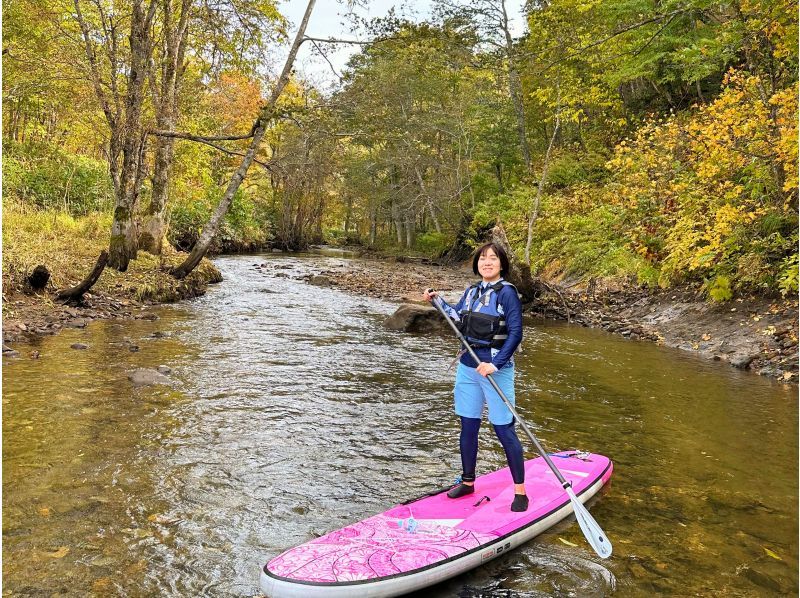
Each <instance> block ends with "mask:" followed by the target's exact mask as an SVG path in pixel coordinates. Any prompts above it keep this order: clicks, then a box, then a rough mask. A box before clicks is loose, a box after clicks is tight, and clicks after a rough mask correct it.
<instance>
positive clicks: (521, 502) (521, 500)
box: [511, 494, 528, 513]
mask: <svg viewBox="0 0 800 598" xmlns="http://www.w3.org/2000/svg"><path fill="white" fill-rule="evenodd" d="M511 510H512V511H514V512H515V513H522V512H523V511H527V510H528V497H527V496H526V495H525V494H515V495H514V502H512V503H511Z"/></svg>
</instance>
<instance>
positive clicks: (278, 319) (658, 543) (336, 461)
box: [3, 256, 798, 597]
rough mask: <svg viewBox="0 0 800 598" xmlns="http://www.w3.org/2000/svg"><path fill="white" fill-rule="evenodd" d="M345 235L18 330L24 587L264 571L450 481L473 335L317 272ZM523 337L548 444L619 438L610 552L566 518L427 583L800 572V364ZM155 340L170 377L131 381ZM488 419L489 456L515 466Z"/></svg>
mask: <svg viewBox="0 0 800 598" xmlns="http://www.w3.org/2000/svg"><path fill="white" fill-rule="evenodd" d="M256 261H258V262H263V261H267V262H268V265H269V267H268V268H267V269H265V270H264V271H259V270H256V269H254V268H253V267H252V265H253V264H254V263H255V262H256ZM342 261H344V259H343V258H341V257H336V258H331V257H321V256H293V257H286V256H279V257H273V256H266V257H264V256H261V257H253V256H249V257H248V256H244V257H225V258H220V259H218V260H217V264H218V266H219V267H220V269H221V270H222V272H223V274H224V276H225V282H223V283H222V284H221V285H217V286H216V287H214V288H212V290H211V291H210V292H209V293H208V295H206V296H205V297H203V298H201V299H198V300H195V301H192V302H187V303H183V304H181V305H178V306H173V307H162V308H158V309H156V310H155V313H157V314H158V315H159V316H160V319H159V320H157V321H146V320H144V321H129V322H95V323H93V324H91V325H90V326H89V327H88V328H87V329H86V330H66V331H64V332H63V333H61V334H60V335H58V336H56V337H48V338H43V339H40V340H38V341H37V342H36V344H35V345H29V346H19V347H17V348H18V349H19V350H20V351H21V352H22V358H21V359H19V360H11V361H6V362H5V363H4V365H3V589H4V595H7V594H8V593H9V592H10V595H36V596H39V595H42V596H49V595H51V594H54V593H66V594H71V595H88V594H94V595H99V596H104V595H108V596H116V595H127V596H189V595H193V596H204V595H205V596H255V595H258V575H259V570H260V567H261V566H262V565H263V563H264V562H265V561H266V560H267V559H268V558H270V557H272V556H275V555H277V554H278V553H280V552H281V551H283V550H285V549H287V548H289V547H291V546H293V545H295V544H298V543H301V542H305V541H307V540H309V539H311V538H313V537H315V536H318V535H320V534H323V533H325V532H326V531H329V530H332V529H335V528H338V527H341V526H343V525H345V524H347V523H350V522H353V521H357V520H359V519H362V518H364V517H366V516H369V515H372V514H375V513H377V512H380V511H383V510H385V509H386V508H388V507H390V506H391V505H393V504H395V503H396V502H397V501H399V500H403V499H407V498H410V497H414V496H417V495H419V494H422V493H424V492H427V491H429V490H430V489H432V488H435V487H440V486H442V485H445V484H446V483H448V482H449V481H451V480H452V479H453V478H454V477H455V476H456V475H457V474H458V472H459V458H458V448H457V434H458V427H457V421H456V418H455V417H454V416H453V415H452V412H451V384H452V377H453V373H452V371H447V370H448V366H449V365H450V362H451V361H452V359H453V355H454V353H455V349H456V345H455V343H454V341H453V340H452V339H450V338H448V337H445V336H429V335H409V334H401V333H394V332H390V331H387V330H385V329H384V328H383V327H382V322H383V320H384V319H385V318H386V317H387V316H388V315H389V314H390V313H392V312H393V311H394V309H395V307H396V306H395V305H393V304H390V303H387V302H384V301H379V300H375V299H370V298H367V297H360V296H356V295H351V294H347V293H343V292H341V291H337V290H334V289H326V288H319V287H314V286H309V285H307V284H305V283H304V282H302V281H299V280H296V277H297V276H299V275H302V274H305V273H309V272H312V271H315V270H318V269H319V268H324V267H327V266H328V265H330V264H331V263H333V262H335V263H341V262H342ZM432 282H433V283H435V281H432ZM74 342H83V343H86V344H88V345H89V349H87V350H85V351H78V350H73V349H70V348H69V347H70V345H71V344H72V343H74ZM131 345H136V346H138V347H139V349H140V350H139V351H138V352H132V351H131V350H130V348H131ZM33 350H37V351H39V352H40V353H41V357H40V358H39V359H36V360H33V359H29V358H28V357H27V354H28V353H29V352H31V351H33ZM517 363H518V366H517V368H518V379H517V401H518V407H519V409H520V412H521V413H522V414H523V415H524V416H527V417H528V419H529V420H530V422H531V423H532V424H533V426H534V428H535V429H536V430H537V432H538V434H539V437H540V439H541V440H542V442H543V443H544V444H545V446H546V447H547V448H548V449H553V450H555V449H567V448H579V449H583V450H591V451H594V452H598V453H603V454H606V455H608V456H610V457H611V458H612V459H613V460H614V462H615V473H614V476H613V478H612V483H611V485H610V486H609V487H608V488H607V489H606V490H605V491H604V492H603V493H601V495H600V496H599V498H598V499H596V500H594V501H593V502H592V503H591V504H590V508H591V511H592V513H593V515H594V517H595V518H596V519H597V521H598V522H599V523H600V524H601V526H602V527H603V529H604V530H605V531H606V533H607V534H608V535H609V537H610V538H611V540H612V542H613V543H614V549H615V552H614V555H613V557H612V558H611V559H610V560H608V561H601V560H600V559H599V558H597V557H596V556H595V555H594V553H593V552H592V551H591V549H590V548H589V547H588V546H587V544H586V543H585V541H584V540H583V537H582V534H581V532H580V529H579V528H578V526H577V524H575V523H574V520H573V521H569V520H568V521H566V522H563V523H561V524H559V525H558V526H556V527H555V528H553V529H551V530H550V531H549V532H548V533H546V534H544V535H542V536H539V537H538V538H537V539H536V540H534V541H532V542H530V543H529V544H527V545H525V546H524V547H521V548H519V549H517V550H515V551H513V552H512V553H510V554H508V555H506V556H504V557H501V558H498V559H497V560H495V561H492V562H491V563H489V564H487V565H486V566H484V567H481V568H479V569H476V570H474V571H473V572H471V573H469V574H467V575H463V576H460V577H458V578H456V579H453V580H450V581H448V582H445V583H444V584H441V585H439V586H436V587H434V588H431V589H430V591H429V592H426V593H425V594H424V595H426V596H441V597H444V596H456V595H458V596H474V597H477V596H482V597H489V596H491V597H494V596H497V597H500V596H581V597H582V596H611V595H614V596H646V595H652V594H662V595H670V594H671V595H701V596H712V595H725V596H755V595H766V596H769V595H796V594H797V591H798V581H797V578H798V567H797V562H798V549H797V537H798V529H797V504H798V488H797V480H798V466H797V463H798V454H797V437H798V429H797V422H798V411H797V394H796V392H797V391H796V388H795V387H784V386H781V385H778V384H776V383H774V382H770V381H769V380H765V379H762V378H758V377H756V376H753V375H748V374H744V373H741V372H737V371H734V370H733V369H731V368H729V367H728V366H726V365H721V364H717V363H713V362H706V361H700V360H697V359H695V358H693V357H691V356H688V355H685V354H682V353H679V352H677V351H672V350H667V349H664V348H661V347H657V346H655V345H652V344H647V343H640V342H636V341H629V340H625V339H622V338H619V337H615V336H611V335H608V334H606V333H604V332H601V331H597V330H589V329H584V328H579V327H572V326H567V325H559V324H543V323H541V322H538V321H533V320H528V321H527V322H526V327H525V342H524V351H523V353H522V354H521V355H519V356H518V358H517ZM159 364H166V365H168V366H170V367H171V368H172V370H173V372H172V374H171V377H172V378H173V380H174V382H175V384H174V386H173V387H164V386H160V387H146V388H140V389H134V388H133V387H132V386H131V383H130V382H129V381H128V379H127V374H128V372H130V371H131V370H133V369H135V368H138V367H155V366H158V365H159ZM481 435H482V436H481V446H482V449H481V454H480V459H479V469H481V470H482V471H488V470H490V469H493V468H497V467H501V466H503V465H504V459H503V456H502V450H501V449H500V447H499V444H498V443H497V442H496V440H495V439H494V438H493V436H492V434H491V430H490V426H484V429H483V430H482V432H481Z"/></svg>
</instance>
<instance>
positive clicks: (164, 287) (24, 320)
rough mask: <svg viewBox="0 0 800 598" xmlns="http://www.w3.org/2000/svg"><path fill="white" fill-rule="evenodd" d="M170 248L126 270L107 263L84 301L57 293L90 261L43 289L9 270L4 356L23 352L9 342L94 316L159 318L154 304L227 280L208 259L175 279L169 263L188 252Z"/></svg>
mask: <svg viewBox="0 0 800 598" xmlns="http://www.w3.org/2000/svg"><path fill="white" fill-rule="evenodd" d="M165 249H166V253H165V255H163V256H161V257H160V258H158V257H155V256H152V255H150V254H146V253H139V257H138V259H136V260H134V261H132V262H131V264H130V267H129V268H128V271H127V272H124V273H122V272H117V271H116V270H114V269H111V268H106V269H105V270H104V271H103V274H102V275H101V276H100V279H99V280H98V281H97V283H96V284H95V285H94V287H92V289H91V290H90V292H88V293H86V295H84V300H83V302H82V304H81V305H80V306H74V305H65V304H63V303H62V302H59V301H56V300H55V299H54V297H55V294H54V293H55V291H56V290H57V289H58V288H64V287H68V286H71V285H73V284H77V283H78V282H79V281H80V278H81V275H82V271H81V270H80V268H83V269H85V270H86V272H88V270H89V269H90V268H91V265H92V263H91V262H89V261H86V262H85V263H80V264H77V263H74V264H71V267H70V269H69V271H70V272H71V275H67V276H64V274H63V271H62V272H60V273H59V277H58V281H59V284H58V285H56V284H54V283H53V282H50V283H48V286H47V288H46V289H45V290H44V291H41V292H31V291H29V290H27V289H26V288H25V285H24V283H22V281H21V280H20V279H19V278H12V277H11V276H10V275H7V271H6V270H4V272H3V355H4V356H9V357H15V356H17V355H18V353H17V352H16V351H15V350H14V348H13V346H9V344H13V343H16V342H19V341H24V340H29V339H30V338H32V337H35V336H39V335H48V334H56V333H58V332H59V331H60V330H62V329H64V328H84V327H86V325H87V324H89V323H90V322H92V321H94V320H101V319H154V318H155V316H154V315H153V314H150V313H148V307H149V306H151V305H155V304H160V303H173V302H176V301H180V300H182V299H189V298H192V297H198V296H200V295H203V294H204V293H205V292H206V289H207V288H208V285H209V284H214V283H217V282H221V281H222V275H221V274H220V272H219V270H217V268H216V267H215V266H214V264H212V263H211V262H210V261H209V260H207V259H203V261H202V262H201V263H200V265H199V266H198V267H197V268H196V269H195V270H194V271H193V272H191V273H190V274H189V275H188V276H187V277H186V278H184V279H183V280H177V279H175V278H173V277H172V276H170V275H169V274H168V270H169V268H170V267H172V266H176V265H178V264H179V263H180V262H181V261H182V260H183V259H184V258H185V257H186V254H184V253H180V252H176V251H174V250H172V249H171V248H170V249H168V248H165ZM46 263H47V262H46ZM50 264H52V262H50ZM50 267H52V265H51V266H50ZM83 275H85V273H83ZM53 277H54V278H55V273H54V276H53Z"/></svg>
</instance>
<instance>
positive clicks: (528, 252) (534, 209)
mask: <svg viewBox="0 0 800 598" xmlns="http://www.w3.org/2000/svg"><path fill="white" fill-rule="evenodd" d="M560 126H561V87H560V86H559V87H558V97H557V99H556V123H555V126H554V127H553V136H552V137H551V138H550V144H549V145H548V146H547V151H546V152H545V154H544V164H543V165H542V176H541V178H540V179H539V186H538V187H537V188H536V197H535V198H534V200H533V206H532V208H531V213H530V216H529V217H528V237H527V239H526V241H525V265H526V266H528V268H529V269H530V265H531V242H532V241H533V225H534V223H535V222H536V219H537V218H539V205H540V204H541V200H542V189H543V188H544V185H545V183H546V182H547V169H548V167H549V166H550V153H551V152H552V150H553V144H554V143H555V141H556V137H557V136H558V129H559V128H560Z"/></svg>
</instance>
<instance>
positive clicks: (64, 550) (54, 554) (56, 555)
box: [45, 546, 69, 559]
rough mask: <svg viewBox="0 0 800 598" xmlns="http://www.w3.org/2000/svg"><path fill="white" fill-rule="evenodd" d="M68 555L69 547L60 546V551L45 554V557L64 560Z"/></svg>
mask: <svg viewBox="0 0 800 598" xmlns="http://www.w3.org/2000/svg"><path fill="white" fill-rule="evenodd" d="M68 554H69V546H60V547H59V548H58V550H56V551H54V552H46V553H45V555H46V556H49V557H50V558H51V559H63V558H64V557H65V556H67V555H68Z"/></svg>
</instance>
